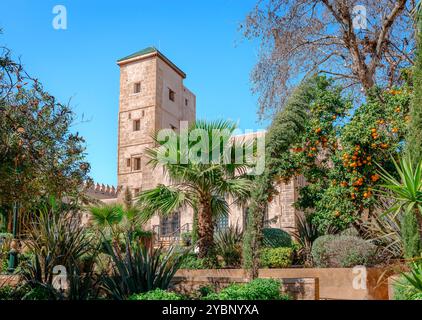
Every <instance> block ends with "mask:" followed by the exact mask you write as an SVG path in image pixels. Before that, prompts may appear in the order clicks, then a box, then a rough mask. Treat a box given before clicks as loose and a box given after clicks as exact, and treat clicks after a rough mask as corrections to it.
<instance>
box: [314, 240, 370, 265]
mask: <svg viewBox="0 0 422 320" xmlns="http://www.w3.org/2000/svg"><path fill="white" fill-rule="evenodd" d="M376 250H377V247H376V246H375V245H373V244H371V243H369V242H367V241H365V240H363V239H361V238H358V237H354V236H344V235H325V236H321V237H319V238H318V239H316V240H315V242H314V243H313V245H312V258H313V261H314V264H315V265H316V266H317V267H321V268H330V267H331V268H349V267H354V266H357V265H364V266H369V265H371V264H373V263H374V262H375V260H374V257H375V255H376Z"/></svg>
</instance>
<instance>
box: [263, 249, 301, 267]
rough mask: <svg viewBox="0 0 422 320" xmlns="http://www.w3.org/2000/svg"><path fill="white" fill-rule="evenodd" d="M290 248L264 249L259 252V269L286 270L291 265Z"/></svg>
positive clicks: (291, 253)
mask: <svg viewBox="0 0 422 320" xmlns="http://www.w3.org/2000/svg"><path fill="white" fill-rule="evenodd" d="M292 256H293V249H292V248H264V249H262V251H261V260H260V261H261V267H263V268H287V267H290V266H291V265H292Z"/></svg>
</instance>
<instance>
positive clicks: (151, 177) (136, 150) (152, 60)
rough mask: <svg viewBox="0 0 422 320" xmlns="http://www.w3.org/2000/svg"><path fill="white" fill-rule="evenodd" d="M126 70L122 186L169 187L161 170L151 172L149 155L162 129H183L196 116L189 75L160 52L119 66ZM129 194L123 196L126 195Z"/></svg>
mask: <svg viewBox="0 0 422 320" xmlns="http://www.w3.org/2000/svg"><path fill="white" fill-rule="evenodd" d="M117 64H118V65H119V67H120V98H119V120H118V121H119V129H118V130H119V133H118V166H117V167H118V169H117V170H118V172H117V177H118V178H117V180H118V187H119V188H122V189H121V190H124V189H125V188H126V187H129V189H130V190H131V191H132V193H133V194H137V193H138V192H139V191H142V190H147V189H150V188H153V187H155V186H156V185H157V184H158V183H163V180H164V177H163V174H162V171H161V170H158V169H157V170H155V171H156V172H154V171H153V170H151V168H150V167H149V166H147V162H148V158H146V157H145V156H144V149H145V148H146V147H152V146H154V144H153V140H152V138H151V136H152V135H153V134H154V133H155V132H157V131H158V130H160V129H163V128H171V129H174V130H176V131H177V130H178V129H179V125H180V124H179V123H180V121H188V122H189V123H191V122H192V121H194V120H195V117H196V98H195V95H194V94H193V93H192V92H190V91H189V90H188V89H187V88H186V87H185V86H184V85H183V80H184V79H185V78H186V74H185V73H184V72H183V71H182V70H180V69H179V68H178V67H177V66H176V65H175V64H174V63H172V62H171V61H170V60H169V59H168V58H166V57H165V56H164V55H163V54H162V53H161V52H160V51H158V50H157V49H156V48H153V47H150V48H146V49H144V50H141V51H139V52H136V53H134V54H132V55H130V56H127V57H124V58H122V59H120V60H118V61H117ZM123 194H124V192H120V195H123Z"/></svg>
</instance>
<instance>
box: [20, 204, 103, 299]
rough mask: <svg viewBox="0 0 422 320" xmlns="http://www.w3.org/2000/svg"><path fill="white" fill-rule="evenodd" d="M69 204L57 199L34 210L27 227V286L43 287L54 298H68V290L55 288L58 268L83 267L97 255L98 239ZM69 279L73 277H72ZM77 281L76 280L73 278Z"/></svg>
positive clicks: (23, 271) (25, 264) (25, 274)
mask: <svg viewBox="0 0 422 320" xmlns="http://www.w3.org/2000/svg"><path fill="white" fill-rule="evenodd" d="M64 207H66V205H63V204H60V203H58V202H56V201H55V200H54V199H53V198H51V199H50V200H49V202H48V203H45V204H43V205H41V206H40V208H39V209H38V210H37V211H36V212H34V215H33V218H32V219H31V222H30V224H29V225H28V226H27V232H28V233H27V235H26V237H27V239H26V242H25V243H26V245H27V246H28V247H29V250H30V252H31V253H32V254H33V255H32V258H31V259H30V260H28V261H26V262H25V263H24V264H23V265H21V274H22V276H23V278H24V280H25V283H26V285H28V286H30V287H31V288H33V289H39V288H42V289H43V290H45V292H48V293H49V295H50V296H51V297H55V298H63V299H64V298H67V296H66V295H65V294H64V292H59V291H58V290H55V289H54V286H53V280H54V277H55V276H56V275H57V274H56V272H55V268H56V267H57V266H63V267H65V268H66V271H70V270H74V269H75V268H79V267H80V265H81V264H82V259H83V258H84V257H86V256H90V255H93V256H95V254H96V252H97V242H96V241H95V239H94V238H93V237H92V236H91V235H89V234H88V233H87V230H86V229H85V228H84V227H83V226H81V224H80V220H79V219H78V218H77V216H78V213H77V212H76V211H67V210H66V209H64ZM68 280H71V279H70V278H69V279H68ZM73 280H75V279H73Z"/></svg>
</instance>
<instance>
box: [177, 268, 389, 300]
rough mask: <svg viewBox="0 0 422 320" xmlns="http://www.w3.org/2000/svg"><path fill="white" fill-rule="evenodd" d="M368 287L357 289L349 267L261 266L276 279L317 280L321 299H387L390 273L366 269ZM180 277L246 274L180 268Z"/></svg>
mask: <svg viewBox="0 0 422 320" xmlns="http://www.w3.org/2000/svg"><path fill="white" fill-rule="evenodd" d="M366 272H367V277H366V282H365V283H364V286H366V289H365V288H362V287H364V286H362V287H361V288H354V287H353V282H354V280H355V279H356V277H357V276H358V275H357V274H354V273H353V269H349V268H335V269H334V268H327V269H322V268H321V269H318V268H309V269H302V268H287V269H261V270H260V272H259V276H260V277H261V278H275V279H304V278H311V279H312V278H313V279H318V282H319V298H320V299H330V300H331V299H335V300H387V299H388V281H387V279H388V276H389V274H388V272H385V270H384V269H375V268H367V269H366ZM176 277H181V278H179V279H182V278H183V279H185V280H186V281H190V282H192V281H195V280H196V279H197V280H198V281H205V279H208V281H209V282H210V283H213V282H215V281H216V279H217V280H218V281H221V279H225V280H224V281H226V282H230V281H231V282H236V281H237V280H238V279H244V278H245V277H246V273H245V271H244V270H242V269H224V270H179V271H178V272H177V273H176Z"/></svg>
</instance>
